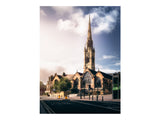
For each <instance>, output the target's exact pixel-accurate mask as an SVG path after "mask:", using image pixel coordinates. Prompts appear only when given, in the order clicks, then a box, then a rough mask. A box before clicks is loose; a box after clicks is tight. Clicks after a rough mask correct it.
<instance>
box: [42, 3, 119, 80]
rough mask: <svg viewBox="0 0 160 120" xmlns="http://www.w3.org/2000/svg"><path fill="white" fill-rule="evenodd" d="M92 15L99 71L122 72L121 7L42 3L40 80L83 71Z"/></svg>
mask: <svg viewBox="0 0 160 120" xmlns="http://www.w3.org/2000/svg"><path fill="white" fill-rule="evenodd" d="M89 15H90V19H91V29H92V39H93V44H94V48H95V66H96V70H98V69H99V70H100V71H102V72H105V73H114V72H119V71H120V7H119V6H93V7H92V6H88V7H87V6H74V7H73V6H70V7H65V6H59V7H57V6H41V7H40V80H41V81H43V82H44V83H46V81H48V77H49V75H51V74H53V75H54V74H55V73H58V74H62V73H63V72H65V73H66V74H75V73H76V72H77V71H78V72H83V67H84V46H85V43H86V42H87V31H88V22H89Z"/></svg>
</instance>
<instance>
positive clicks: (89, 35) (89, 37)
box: [87, 15, 92, 40]
mask: <svg viewBox="0 0 160 120" xmlns="http://www.w3.org/2000/svg"><path fill="white" fill-rule="evenodd" d="M87 40H92V32H91V21H90V15H89V23H88V37H87Z"/></svg>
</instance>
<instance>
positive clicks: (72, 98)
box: [40, 94, 120, 102]
mask: <svg viewBox="0 0 160 120" xmlns="http://www.w3.org/2000/svg"><path fill="white" fill-rule="evenodd" d="M40 99H42V100H58V98H55V97H53V96H50V97H48V96H41V97H40ZM60 99H65V98H64V97H63V98H60ZM67 99H69V100H82V101H97V96H96V95H94V96H93V100H92V96H90V99H89V96H85V97H84V96H82V99H80V96H72V97H68V98H67ZM98 101H100V102H101V101H102V95H99V96H98ZM103 101H114V102H120V99H112V94H109V95H103Z"/></svg>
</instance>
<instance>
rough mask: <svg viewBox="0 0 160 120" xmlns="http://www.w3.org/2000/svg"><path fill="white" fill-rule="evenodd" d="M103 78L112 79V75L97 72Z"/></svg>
mask: <svg viewBox="0 0 160 120" xmlns="http://www.w3.org/2000/svg"><path fill="white" fill-rule="evenodd" d="M99 72H100V73H101V74H102V75H103V76H104V77H105V78H108V79H112V75H109V74H107V73H104V72H101V71H99Z"/></svg>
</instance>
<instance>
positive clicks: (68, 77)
mask: <svg viewBox="0 0 160 120" xmlns="http://www.w3.org/2000/svg"><path fill="white" fill-rule="evenodd" d="M73 76H74V74H68V75H66V76H63V77H64V78H67V79H69V80H71V79H72V78H73Z"/></svg>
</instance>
